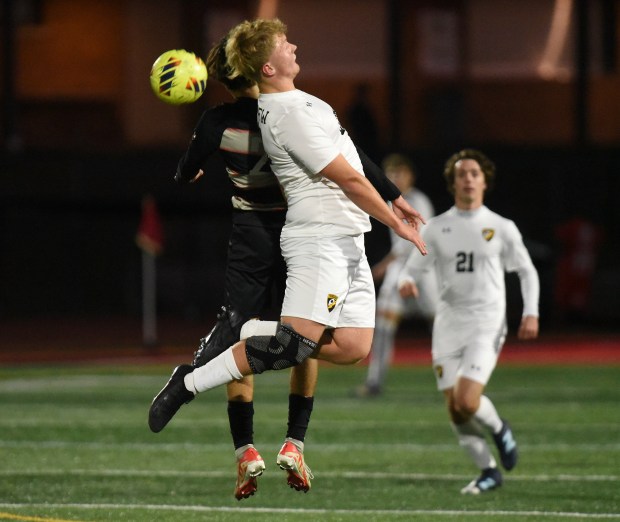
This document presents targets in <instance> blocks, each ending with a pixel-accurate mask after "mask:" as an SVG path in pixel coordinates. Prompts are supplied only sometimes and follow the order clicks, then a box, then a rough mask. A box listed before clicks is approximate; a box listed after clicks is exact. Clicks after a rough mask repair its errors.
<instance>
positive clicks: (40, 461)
mask: <svg viewBox="0 0 620 522" xmlns="http://www.w3.org/2000/svg"><path fill="white" fill-rule="evenodd" d="M169 370H170V367H169V366H167V365H166V366H161V365H146V366H139V365H119V366H101V365H72V366H69V367H61V366H57V367H54V366H49V367H45V368H43V367H24V366H21V367H14V368H4V369H0V520H2V521H5V520H9V521H13V520H28V521H45V522H51V521H67V520H79V521H104V520H106V521H110V520H111V521H119V520H128V521H136V522H140V521H153V520H157V521H177V520H178V521H181V520H182V521H189V522H191V521H198V520H221V521H233V520H234V521H239V520H251V521H252V522H255V521H273V520H279V521H288V520H291V521H330V522H331V521H404V520H416V521H426V520H428V521H434V522H435V521H459V520H472V521H473V520H476V521H478V520H480V521H502V522H511V521H516V520H529V521H537V520H544V521H559V520H573V521H574V520H597V519H604V520H620V406H619V402H620V366H617V365H615V366H606V367H605V366H575V365H573V366H535V367H525V366H517V365H500V367H499V368H498V369H497V370H496V372H495V375H494V377H493V380H492V382H491V383H490V385H489V388H488V394H489V395H490V396H491V397H492V399H493V400H494V401H495V403H496V404H497V406H498V408H499V410H500V412H501V413H502V414H503V415H504V416H506V417H507V418H509V419H510V420H511V422H512V425H513V428H514V430H515V435H516V437H517V441H518V443H519V446H520V452H521V460H520V462H519V465H518V466H517V468H516V469H515V470H514V471H512V472H511V473H505V475H504V478H505V483H504V486H503V487H502V488H501V489H500V490H498V491H497V492H493V493H489V494H486V495H481V496H478V497H471V496H469V497H464V496H463V495H461V494H460V493H459V490H460V488H461V487H462V486H464V485H465V484H466V483H467V482H469V481H470V480H471V479H472V478H473V477H474V476H475V475H476V474H477V473H476V470H475V469H474V468H473V467H472V465H471V464H470V463H469V461H468V460H467V458H466V457H465V454H464V453H463V452H462V450H461V449H460V448H459V447H458V446H457V445H456V443H455V438H454V435H453V434H452V432H451V430H450V427H449V425H448V423H447V418H446V413H445V412H444V407H443V403H442V399H441V397H440V395H439V394H438V393H437V392H436V391H435V385H434V381H433V377H432V375H431V373H430V371H429V370H428V369H427V368H425V367H398V368H394V369H393V370H392V371H391V373H390V380H389V389H388V391H387V393H386V395H384V396H383V397H381V398H378V399H372V400H365V401H360V400H358V399H354V398H352V396H351V390H352V389H353V388H354V387H355V386H356V385H358V384H359V383H360V382H361V381H362V378H363V375H364V372H365V368H363V367H355V368H345V369H341V368H335V367H332V366H325V367H322V369H321V373H320V377H319V390H318V394H317V398H316V402H315V411H314V414H313V418H312V422H311V426H310V429H309V433H308V436H307V438H306V460H307V462H308V464H309V465H310V466H311V467H312V469H313V472H314V475H315V479H314V481H313V487H312V490H311V491H310V492H309V493H307V494H303V493H299V492H296V491H294V490H292V489H289V488H288V487H287V485H286V480H285V474H284V472H282V471H281V470H279V469H278V468H277V466H276V465H275V456H276V453H277V451H278V449H279V446H280V444H281V442H282V440H283V437H284V434H285V428H286V406H287V403H286V396H287V393H288V391H287V387H288V385H287V380H288V372H279V373H271V374H266V375H263V376H261V377H259V378H257V386H256V401H255V409H256V416H255V443H256V446H257V448H258V449H259V450H260V452H261V454H262V456H263V458H265V461H266V464H267V470H266V472H265V473H264V475H263V476H262V477H261V478H260V479H259V489H258V492H257V493H256V495H255V496H253V497H251V498H249V499H247V500H243V501H241V502H238V501H236V500H235V498H234V497H233V494H232V493H233V488H234V481H235V473H236V469H235V461H234V454H233V450H232V443H231V441H230V436H229V430H228V423H227V417H226V407H225V400H224V390H223V389H218V390H215V391H213V392H210V393H209V394H204V395H203V396H201V397H199V398H198V399H197V400H195V401H194V402H192V403H191V404H189V405H187V406H184V407H183V408H182V409H181V411H180V412H179V414H178V415H177V416H176V417H175V418H174V420H173V421H172V422H171V424H170V425H169V426H168V427H167V428H166V429H165V430H164V431H163V432H161V433H159V434H153V433H151V432H150V431H149V430H148V427H147V423H146V417H147V411H148V406H149V403H150V400H151V398H152V397H153V395H154V394H155V393H156V392H157V391H158V390H159V389H160V388H161V386H162V384H163V382H165V380H166V379H167V377H168V374H169Z"/></svg>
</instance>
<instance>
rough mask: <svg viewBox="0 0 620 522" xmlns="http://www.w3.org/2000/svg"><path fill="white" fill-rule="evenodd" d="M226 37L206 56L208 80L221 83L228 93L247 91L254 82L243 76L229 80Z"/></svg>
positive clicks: (229, 71)
mask: <svg viewBox="0 0 620 522" xmlns="http://www.w3.org/2000/svg"><path fill="white" fill-rule="evenodd" d="M227 40H228V37H227V36H225V37H224V38H222V39H221V40H220V41H219V42H218V43H217V44H216V45H214V46H213V48H212V49H211V51H209V55H208V56H207V60H206V65H207V71H208V72H209V78H214V79H216V80H217V81H219V82H220V83H222V84H223V85H224V86H225V87H226V88H227V89H228V90H229V91H231V92H237V91H241V90H244V89H249V88H250V87H252V86H253V85H255V84H256V82H255V81H254V80H248V79H247V78H245V77H244V76H240V75H239V76H237V77H235V78H229V75H230V73H231V70H230V67H229V66H228V63H227V60H226V42H227Z"/></svg>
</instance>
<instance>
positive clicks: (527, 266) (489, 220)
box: [400, 206, 540, 324]
mask: <svg viewBox="0 0 620 522" xmlns="http://www.w3.org/2000/svg"><path fill="white" fill-rule="evenodd" d="M422 237H423V238H424V241H425V242H426V245H427V248H428V255H426V256H422V255H420V254H419V253H418V252H415V251H414V252H413V253H412V254H411V256H410V257H409V259H408V260H407V263H406V265H405V268H404V269H403V272H402V273H401V278H400V279H401V281H402V280H403V279H404V278H406V277H407V276H409V277H413V278H415V277H416V274H420V273H423V272H425V271H427V270H428V269H429V268H430V267H431V266H434V267H435V269H436V270H437V278H438V281H439V303H438V308H437V316H440V315H441V314H447V315H448V316H451V317H458V318H459V323H460V324H463V323H467V322H468V321H469V319H470V318H471V322H473V323H475V324H488V323H489V322H490V323H493V322H497V321H498V320H499V321H501V320H502V318H503V317H504V316H505V311H506V287H505V282H504V272H517V274H518V276H519V279H520V281H521V293H522V296H523V315H535V316H538V299H539V294H540V285H539V280H538V273H537V272H536V269H535V268H534V265H533V263H532V260H531V259H530V256H529V254H528V251H527V249H526V248H525V245H524V244H523V240H522V238H521V234H520V232H519V230H518V229H517V227H516V225H515V224H514V223H513V222H512V221H511V220H509V219H506V218H503V217H501V216H500V215H499V214H496V213H495V212H492V211H491V210H489V209H488V208H487V207H486V206H482V207H480V208H478V209H476V210H471V211H464V210H458V209H457V208H456V207H452V208H451V209H450V210H448V211H447V212H444V213H443V214H441V215H439V216H437V217H435V218H433V219H431V220H429V221H428V224H427V225H426V226H425V227H424V228H423V230H422ZM470 324H471V323H470Z"/></svg>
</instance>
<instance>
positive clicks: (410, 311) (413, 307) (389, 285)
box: [355, 154, 437, 397]
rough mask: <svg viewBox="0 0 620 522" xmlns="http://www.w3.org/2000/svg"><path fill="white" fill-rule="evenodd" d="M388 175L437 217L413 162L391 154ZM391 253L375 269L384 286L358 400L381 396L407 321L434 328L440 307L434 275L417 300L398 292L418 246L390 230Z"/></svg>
mask: <svg viewBox="0 0 620 522" xmlns="http://www.w3.org/2000/svg"><path fill="white" fill-rule="evenodd" d="M382 166H383V171H384V172H385V175H386V176H387V177H388V178H389V179H390V180H391V181H392V182H393V183H394V184H395V185H396V186H397V187H398V188H399V190H400V192H401V193H402V195H403V197H404V198H405V199H406V200H407V202H408V203H409V204H410V205H411V206H412V207H413V208H415V209H416V210H418V211H419V212H420V214H422V215H423V216H424V217H425V218H426V219H429V218H431V217H433V216H434V215H435V209H434V207H433V204H432V203H431V200H430V199H429V198H428V196H427V195H426V194H424V193H423V192H422V191H421V190H419V189H418V188H417V187H416V186H415V183H416V170H415V167H414V165H413V162H412V161H411V160H410V159H409V158H408V157H407V156H405V155H403V154H390V155H388V156H386V158H385V159H384V160H383V163H382ZM390 241H391V249H390V252H389V253H388V254H387V255H386V256H385V257H384V258H383V259H382V260H381V261H379V262H378V263H377V264H375V265H374V266H373V267H372V275H373V279H374V280H375V282H380V281H382V283H381V286H380V288H379V292H378V296H377V314H376V319H375V335H374V337H373V339H372V348H371V351H370V361H369V364H368V374H367V376H366V382H365V383H364V384H363V385H362V386H360V387H359V388H357V389H356V390H355V393H356V395H357V396H358V397H374V396H377V395H379V394H380V393H381V391H382V389H383V386H384V384H385V377H386V374H387V370H388V368H389V366H390V364H391V361H392V355H393V352H394V337H395V335H396V331H397V330H398V326H399V324H400V322H401V320H402V318H403V317H413V316H416V315H418V316H421V317H423V318H424V319H425V320H426V321H428V323H429V328H430V326H431V325H432V321H433V317H434V316H435V306H436V303H437V279H436V277H435V273H434V271H432V270H431V271H429V273H428V274H424V275H423V276H422V278H421V279H420V280H419V281H418V289H419V291H420V293H419V295H418V296H416V297H417V299H411V298H407V299H404V298H402V297H401V296H400V293H399V292H398V277H399V274H400V271H401V269H402V268H403V266H404V264H405V262H406V261H407V258H408V257H409V255H410V254H411V252H412V251H413V250H414V248H415V247H414V245H413V244H412V243H411V242H410V241H407V240H405V239H403V238H401V237H399V236H398V235H397V234H395V233H394V232H393V231H392V230H390Z"/></svg>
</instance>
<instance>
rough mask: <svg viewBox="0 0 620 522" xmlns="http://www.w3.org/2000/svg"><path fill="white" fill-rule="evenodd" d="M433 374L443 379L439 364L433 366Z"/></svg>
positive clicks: (441, 367) (441, 368)
mask: <svg viewBox="0 0 620 522" xmlns="http://www.w3.org/2000/svg"><path fill="white" fill-rule="evenodd" d="M435 373H436V374H437V377H438V378H439V379H441V378H442V377H443V366H441V365H440V364H438V365H437V366H435Z"/></svg>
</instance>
